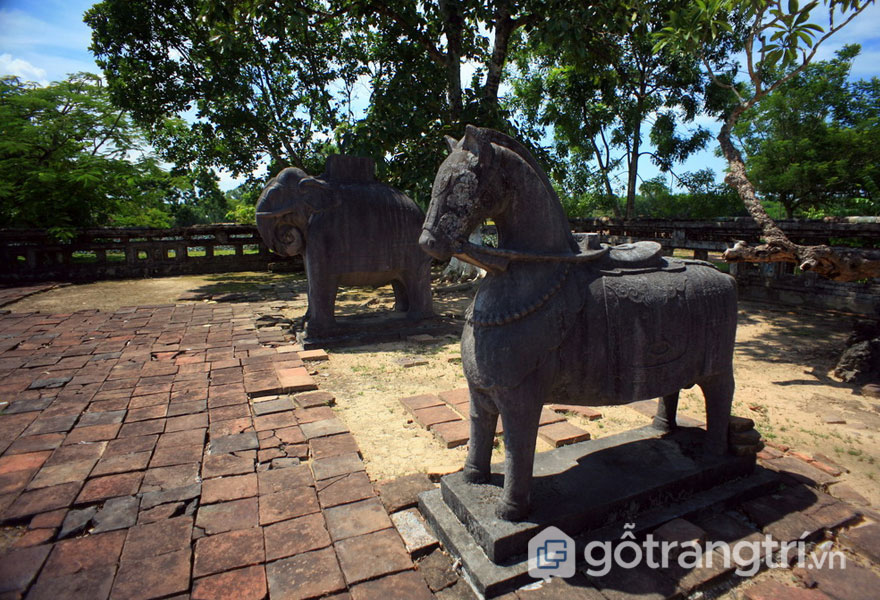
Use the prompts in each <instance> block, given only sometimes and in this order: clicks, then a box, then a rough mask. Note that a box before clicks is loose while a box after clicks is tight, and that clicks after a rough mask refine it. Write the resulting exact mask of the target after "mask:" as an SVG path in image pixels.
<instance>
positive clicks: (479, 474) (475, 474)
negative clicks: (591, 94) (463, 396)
mask: <svg viewBox="0 0 880 600" xmlns="http://www.w3.org/2000/svg"><path fill="white" fill-rule="evenodd" d="M470 392H471V439H470V442H468V455H467V460H466V461H465V463H464V478H465V481H468V482H470V483H485V482H486V481H488V480H489V464H490V463H491V461H492V446H493V445H494V443H495V426H496V424H497V423H498V408H497V407H496V406H495V403H494V402H493V401H492V398H491V397H490V396H489V395H488V394H486V393H485V392H483V391H480V390H478V389H476V388H474V387H473V386H470Z"/></svg>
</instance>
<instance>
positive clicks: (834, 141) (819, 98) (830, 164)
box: [734, 46, 880, 218]
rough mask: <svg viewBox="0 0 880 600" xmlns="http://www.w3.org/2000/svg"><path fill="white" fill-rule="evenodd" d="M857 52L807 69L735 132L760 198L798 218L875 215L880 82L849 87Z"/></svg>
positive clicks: (879, 206)
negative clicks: (805, 214) (829, 211)
mask: <svg viewBox="0 0 880 600" xmlns="http://www.w3.org/2000/svg"><path fill="white" fill-rule="evenodd" d="M858 54H859V47H858V46H846V47H844V48H843V49H842V50H840V51H839V52H838V53H837V57H836V58H834V59H833V60H829V61H822V62H817V63H813V64H811V65H809V66H808V67H807V68H806V69H805V70H804V72H803V73H802V74H801V76H800V77H797V78H795V79H791V80H789V81H787V82H786V83H785V84H783V85H781V86H779V88H777V89H776V91H775V92H773V93H772V94H770V95H768V96H767V97H766V98H765V99H764V100H763V101H762V102H760V103H759V104H757V105H756V106H754V107H752V108H751V109H750V110H749V111H747V112H746V113H744V114H743V116H742V117H741V118H740V120H739V122H738V123H737V125H736V127H735V128H734V132H735V134H736V137H737V139H738V140H740V142H741V144H742V148H743V151H744V153H745V155H746V157H747V161H748V164H747V166H748V174H749V179H750V180H751V181H752V182H753V183H754V184H755V187H756V188H757V190H758V191H759V192H760V193H761V195H762V197H763V198H765V199H767V200H773V201H776V202H779V203H780V204H781V205H782V206H783V207H784V208H785V211H786V216H788V217H789V218H791V217H793V216H794V215H795V212H799V211H800V212H803V211H809V212H810V213H811V214H817V213H819V214H821V213H822V211H823V210H824V209H833V211H834V213H835V214H840V213H841V212H849V213H850V214H861V215H866V214H877V213H878V211H880V165H878V163H877V161H876V156H875V152H876V151H875V149H876V148H877V147H880V121H878V114H880V79H878V78H876V77H875V78H873V79H872V80H870V81H858V82H850V81H849V74H850V68H851V67H852V61H853V59H854V58H855V57H856V56H858Z"/></svg>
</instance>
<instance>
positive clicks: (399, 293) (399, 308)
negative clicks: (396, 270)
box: [391, 280, 409, 312]
mask: <svg viewBox="0 0 880 600" xmlns="http://www.w3.org/2000/svg"><path fill="white" fill-rule="evenodd" d="M391 287H392V288H393V289H394V312H406V311H408V310H409V295H408V294H407V289H406V286H405V285H404V284H403V282H402V281H398V280H394V281H392V282H391Z"/></svg>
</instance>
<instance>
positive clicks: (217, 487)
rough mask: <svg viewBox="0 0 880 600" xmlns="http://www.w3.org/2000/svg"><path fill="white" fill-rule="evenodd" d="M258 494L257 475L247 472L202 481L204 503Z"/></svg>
mask: <svg viewBox="0 0 880 600" xmlns="http://www.w3.org/2000/svg"><path fill="white" fill-rule="evenodd" d="M256 495H257V475H256V473H247V474H245V475H234V476H229V477H219V478H215V479H208V480H206V481H204V482H203V483H202V497H201V503H202V504H213V503H214V502H223V501H226V500H238V499H239V498H250V497H251V496H256Z"/></svg>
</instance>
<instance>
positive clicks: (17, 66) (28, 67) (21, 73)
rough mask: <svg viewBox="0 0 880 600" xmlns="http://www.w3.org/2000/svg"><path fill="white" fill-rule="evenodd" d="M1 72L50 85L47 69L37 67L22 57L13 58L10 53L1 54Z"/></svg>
mask: <svg viewBox="0 0 880 600" xmlns="http://www.w3.org/2000/svg"><path fill="white" fill-rule="evenodd" d="M0 74H2V75H15V76H16V77H20V78H22V79H24V80H26V81H36V82H37V83H39V84H40V85H49V82H48V81H47V80H46V69H41V68H40V67H35V66H34V65H32V64H31V63H29V62H28V61H26V60H23V59H21V58H12V55H11V54H9V53H4V54H0Z"/></svg>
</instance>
